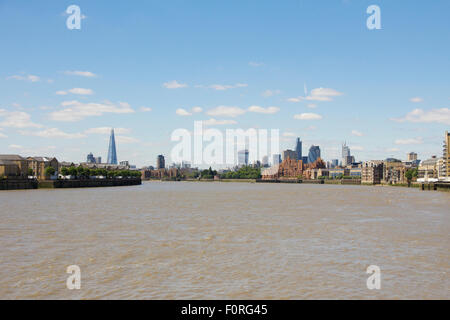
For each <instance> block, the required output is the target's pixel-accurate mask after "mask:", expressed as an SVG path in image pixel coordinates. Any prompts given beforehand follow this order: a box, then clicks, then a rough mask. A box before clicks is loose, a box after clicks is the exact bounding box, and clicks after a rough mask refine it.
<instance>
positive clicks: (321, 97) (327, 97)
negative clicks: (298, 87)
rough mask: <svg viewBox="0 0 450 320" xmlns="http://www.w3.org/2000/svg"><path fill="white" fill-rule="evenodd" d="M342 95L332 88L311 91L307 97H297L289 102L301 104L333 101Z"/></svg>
mask: <svg viewBox="0 0 450 320" xmlns="http://www.w3.org/2000/svg"><path fill="white" fill-rule="evenodd" d="M341 95H342V93H341V92H339V91H337V90H335V89H330V88H316V89H313V90H311V94H310V95H309V96H306V97H296V98H289V99H288V101H289V102H300V101H304V100H306V101H333V98H334V97H338V96H341Z"/></svg>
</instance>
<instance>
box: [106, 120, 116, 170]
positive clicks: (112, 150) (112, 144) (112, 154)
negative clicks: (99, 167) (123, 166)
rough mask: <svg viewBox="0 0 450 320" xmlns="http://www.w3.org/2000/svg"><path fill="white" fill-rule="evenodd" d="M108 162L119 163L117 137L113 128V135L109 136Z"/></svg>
mask: <svg viewBox="0 0 450 320" xmlns="http://www.w3.org/2000/svg"><path fill="white" fill-rule="evenodd" d="M108 164H117V153H116V138H115V137H114V129H111V137H109V147H108Z"/></svg>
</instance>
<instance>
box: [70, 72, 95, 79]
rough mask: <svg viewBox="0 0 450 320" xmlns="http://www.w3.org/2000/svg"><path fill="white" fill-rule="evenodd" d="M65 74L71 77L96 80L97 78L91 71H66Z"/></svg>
mask: <svg viewBox="0 0 450 320" xmlns="http://www.w3.org/2000/svg"><path fill="white" fill-rule="evenodd" d="M64 74H66V75H69V76H80V77H86V78H94V77H96V76H97V75H96V74H95V73H92V72H90V71H65V72H64Z"/></svg>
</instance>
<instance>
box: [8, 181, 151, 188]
mask: <svg viewBox="0 0 450 320" xmlns="http://www.w3.org/2000/svg"><path fill="white" fill-rule="evenodd" d="M141 184H142V180H141V178H128V179H86V180H82V179H80V180H44V181H38V180H34V179H33V180H32V179H22V180H20V179H17V180H16V179H4V180H0V190H27V189H67V188H101V187H124V186H135V185H141Z"/></svg>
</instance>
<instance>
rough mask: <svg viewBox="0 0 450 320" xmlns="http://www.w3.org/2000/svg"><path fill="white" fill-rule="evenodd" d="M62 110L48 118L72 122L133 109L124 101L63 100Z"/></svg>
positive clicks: (130, 111)
mask: <svg viewBox="0 0 450 320" xmlns="http://www.w3.org/2000/svg"><path fill="white" fill-rule="evenodd" d="M61 106H62V107H64V109H63V110H59V111H55V112H52V113H50V119H51V120H54V121H64V122H74V121H79V120H82V119H84V118H86V117H98V116H101V115H103V114H105V113H115V114H127V113H134V110H133V109H132V108H131V107H130V105H129V104H128V103H126V102H119V104H118V105H115V104H113V103H111V102H108V101H107V102H104V103H92V102H91V103H83V102H79V101H77V100H72V101H64V102H63V103H61Z"/></svg>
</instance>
